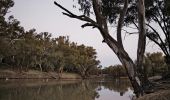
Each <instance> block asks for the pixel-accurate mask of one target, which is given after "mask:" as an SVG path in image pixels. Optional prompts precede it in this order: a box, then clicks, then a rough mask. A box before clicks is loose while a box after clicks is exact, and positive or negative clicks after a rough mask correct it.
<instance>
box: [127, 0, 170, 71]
mask: <svg viewBox="0 0 170 100" xmlns="http://www.w3.org/2000/svg"><path fill="white" fill-rule="evenodd" d="M145 6H146V13H145V14H146V20H147V21H146V26H147V32H146V33H147V34H146V36H147V37H148V38H149V39H150V40H151V41H153V42H154V43H155V44H156V45H158V47H160V49H161V50H162V52H163V53H164V55H165V58H166V59H165V62H166V64H167V65H169V67H168V69H170V14H169V12H170V1H169V0H145ZM128 12H129V13H128V14H127V15H126V19H125V22H126V24H133V25H134V26H136V28H138V25H137V24H136V22H137V5H136V4H135V3H132V4H131V6H130V7H129V9H128Z"/></svg>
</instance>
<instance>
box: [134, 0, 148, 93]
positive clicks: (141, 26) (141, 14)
mask: <svg viewBox="0 0 170 100" xmlns="http://www.w3.org/2000/svg"><path fill="white" fill-rule="evenodd" d="M137 5H138V30H139V39H138V49H137V72H138V74H139V75H138V76H139V78H140V80H141V84H142V87H143V89H144V90H145V89H149V88H150V82H149V80H148V78H147V77H146V76H147V75H145V74H146V73H145V72H144V71H145V69H144V66H143V59H144V53H145V46H146V22H145V3H144V0H137Z"/></svg>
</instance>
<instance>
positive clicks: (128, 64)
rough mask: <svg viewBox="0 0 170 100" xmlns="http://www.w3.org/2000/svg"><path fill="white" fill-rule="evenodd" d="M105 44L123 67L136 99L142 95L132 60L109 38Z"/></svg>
mask: <svg viewBox="0 0 170 100" xmlns="http://www.w3.org/2000/svg"><path fill="white" fill-rule="evenodd" d="M105 42H106V43H107V44H108V46H109V47H110V48H111V49H112V50H113V52H114V53H115V54H116V55H117V56H118V58H119V60H120V61H121V63H122V64H123V65H124V66H125V69H126V72H127V75H128V77H129V79H130V82H131V84H132V87H133V88H134V93H135V94H136V96H137V97H138V96H140V95H143V89H142V84H141V82H140V79H139V77H138V74H137V71H136V66H135V64H134V62H133V60H132V59H131V58H130V57H129V55H128V54H127V52H126V51H125V50H124V49H123V48H122V47H119V46H118V45H115V44H114V43H113V42H112V41H111V40H110V39H109V38H105Z"/></svg>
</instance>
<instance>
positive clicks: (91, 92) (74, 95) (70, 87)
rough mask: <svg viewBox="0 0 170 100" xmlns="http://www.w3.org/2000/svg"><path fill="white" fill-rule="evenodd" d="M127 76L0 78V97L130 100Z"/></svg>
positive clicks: (2, 99) (7, 99)
mask: <svg viewBox="0 0 170 100" xmlns="http://www.w3.org/2000/svg"><path fill="white" fill-rule="evenodd" d="M132 96H133V91H132V89H131V86H130V83H129V81H128V80H127V79H114V80H76V81H57V80H8V81H5V80H0V100H131V97H132Z"/></svg>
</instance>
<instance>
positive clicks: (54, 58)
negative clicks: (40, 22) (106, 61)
mask: <svg viewBox="0 0 170 100" xmlns="http://www.w3.org/2000/svg"><path fill="white" fill-rule="evenodd" d="M13 5H14V2H13V1H12V0H1V1H0V64H1V68H11V69H13V70H19V71H28V70H29V69H35V70H40V71H46V72H48V71H56V72H58V73H59V74H62V72H63V71H66V72H75V73H78V74H80V75H81V76H82V77H86V76H88V75H89V73H90V71H91V70H96V69H98V65H99V63H100V61H99V60H97V56H96V54H97V53H96V50H95V49H94V48H93V47H90V46H85V45H83V44H82V45H78V44H77V43H75V42H71V41H70V40H69V37H68V36H59V37H57V38H52V35H51V33H48V32H41V33H37V32H36V30H35V29H31V30H29V31H26V30H25V29H24V27H22V26H21V25H20V22H19V21H18V20H17V19H15V18H14V17H13V16H9V18H8V19H7V20H6V19H5V15H6V14H7V12H8V9H9V8H10V7H12V6H13Z"/></svg>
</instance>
